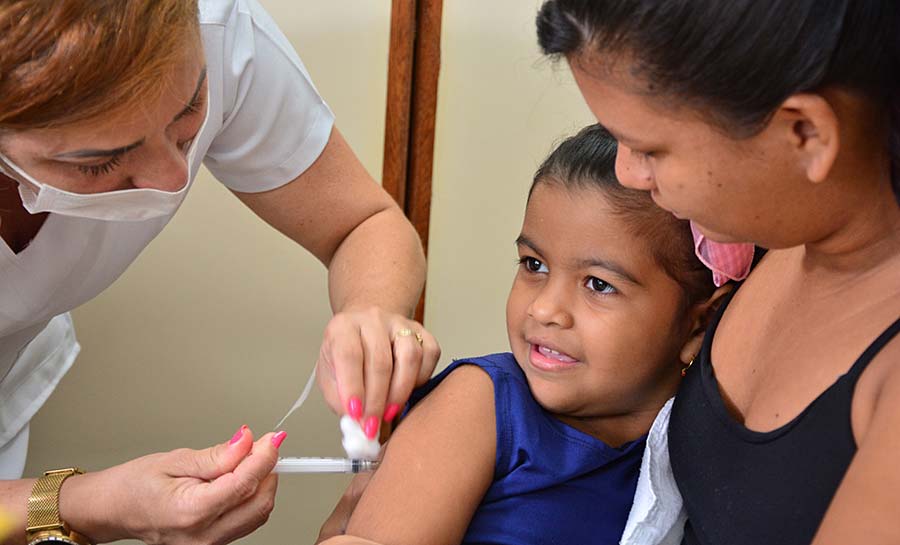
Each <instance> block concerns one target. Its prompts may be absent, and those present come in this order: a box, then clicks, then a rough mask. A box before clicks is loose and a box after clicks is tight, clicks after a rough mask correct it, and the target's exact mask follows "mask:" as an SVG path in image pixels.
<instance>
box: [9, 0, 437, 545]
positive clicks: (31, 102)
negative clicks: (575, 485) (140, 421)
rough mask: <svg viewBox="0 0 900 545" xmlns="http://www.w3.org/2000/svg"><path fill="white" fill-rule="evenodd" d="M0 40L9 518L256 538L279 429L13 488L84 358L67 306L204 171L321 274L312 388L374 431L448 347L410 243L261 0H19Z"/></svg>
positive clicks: (113, 270) (62, 529) (105, 276)
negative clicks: (422, 318)
mask: <svg viewBox="0 0 900 545" xmlns="http://www.w3.org/2000/svg"><path fill="white" fill-rule="evenodd" d="M0 28H2V32H0V172H2V175H0V236H2V240H0V479H4V480H2V481H0V510H4V511H7V512H11V513H12V514H13V515H16V516H18V517H19V519H20V520H21V521H23V524H27V525H28V526H29V527H30V528H31V529H32V531H31V532H28V533H27V536H26V531H24V526H23V531H22V532H20V533H19V534H17V535H15V536H13V542H16V543H18V542H24V541H25V540H26V539H27V540H39V539H40V537H41V536H39V534H38V533H37V532H36V529H37V527H38V526H41V525H43V526H45V528H44V529H45V530H47V531H49V532H50V533H51V534H53V535H54V536H56V537H59V536H62V537H64V538H67V539H70V540H73V541H76V542H94V543H96V542H104V541H111V540H115V539H123V538H134V539H139V540H142V541H145V542H148V543H160V542H165V543H197V542H216V543H225V542H228V541H231V540H234V539H237V538H239V537H241V536H243V535H246V534H248V533H250V532H251V531H253V530H254V529H255V528H256V527H258V526H259V525H260V524H261V523H262V522H264V520H265V518H266V517H267V516H268V513H269V511H270V510H271V508H272V503H273V500H274V494H275V486H276V481H275V479H274V477H273V476H269V472H270V471H271V469H272V467H273V465H274V463H275V458H276V456H277V449H278V447H279V446H280V444H281V442H282V441H283V440H284V434H283V433H278V434H266V435H264V436H262V437H260V438H258V439H257V440H256V441H254V437H253V434H252V432H251V431H250V430H248V429H246V428H241V429H239V430H238V431H237V432H236V433H235V434H234V436H233V437H232V438H231V439H230V440H229V439H228V438H227V437H225V438H223V439H224V441H223V443H222V444H220V445H217V446H214V447H212V448H209V449H207V450H204V451H191V450H179V451H174V452H169V453H164V454H155V455H152V456H147V457H144V458H140V459H137V460H132V461H129V462H126V463H124V464H122V465H120V466H116V467H113V468H110V469H107V470H104V471H98V472H95V473H89V474H84V475H80V474H78V473H77V472H76V471H73V470H64V471H61V472H58V473H52V474H50V475H48V476H46V477H43V478H42V479H41V480H40V481H38V483H37V486H36V482H35V480H34V479H28V480H23V479H21V478H20V477H21V473H22V469H23V467H24V463H25V453H26V447H27V441H28V424H29V421H30V419H31V418H32V416H33V415H34V414H35V412H36V411H37V410H38V409H39V408H40V407H41V405H42V404H43V402H44V401H45V400H46V399H47V397H48V396H49V395H50V394H51V393H52V391H53V389H54V387H55V386H56V384H57V382H58V381H59V380H60V378H61V377H62V376H63V375H64V374H65V372H66V371H67V370H68V369H69V367H70V366H71V365H72V363H73V361H74V360H75V358H76V356H77V354H78V350H79V347H78V343H77V342H76V339H75V336H74V330H73V327H72V321H71V318H70V316H69V314H68V311H69V310H71V309H73V308H75V307H77V306H78V305H80V304H81V303H84V302H85V301H88V300H90V299H91V298H92V297H94V296H96V295H97V294H99V293H100V292H101V291H103V290H104V289H105V288H106V287H107V286H109V285H110V284H111V283H112V282H113V281H115V279H116V278H118V276H119V275H120V274H122V272H123V271H124V270H125V269H126V268H127V267H128V265H129V264H130V263H131V262H132V261H133V260H134V259H135V258H136V257H137V256H138V254H139V253H140V252H141V250H143V248H144V247H145V246H146V245H147V244H148V243H149V242H150V241H151V240H152V239H153V238H154V237H155V236H156V235H157V234H158V233H159V232H160V231H161V230H162V229H163V228H164V227H165V225H166V224H167V223H168V222H169V220H170V219H171V217H172V215H173V214H174V213H175V212H176V211H177V210H178V208H179V206H180V205H181V203H182V201H183V199H184V197H185V195H186V193H187V192H188V190H189V189H190V187H191V183H192V181H193V179H194V176H195V175H196V173H197V170H198V169H199V167H200V164H201V162H203V163H204V164H206V166H207V167H208V168H209V170H210V171H211V172H212V173H213V174H214V175H215V176H216V178H218V179H219V180H220V181H221V182H222V183H224V184H225V185H226V186H227V187H228V188H229V189H230V190H231V191H233V192H234V193H235V195H236V196H237V197H238V198H239V199H240V200H241V201H242V202H243V203H244V204H246V205H247V206H248V207H249V208H250V209H252V210H253V211H254V212H255V213H256V214H258V215H259V216H260V217H261V218H262V219H264V220H265V221H266V222H268V223H270V224H271V225H273V226H274V227H276V228H277V229H278V230H280V231H281V232H282V233H284V234H285V235H287V236H289V237H290V238H292V239H293V240H295V241H296V242H297V243H298V244H299V245H301V246H303V247H304V248H306V249H307V250H309V251H310V252H311V253H313V254H314V255H315V256H316V257H317V258H319V259H320V260H321V261H322V262H323V263H324V264H326V265H327V266H328V267H329V290H330V296H331V302H332V306H333V308H334V310H335V313H336V314H335V316H334V318H333V319H332V320H331V322H330V323H329V325H328V326H327V328H326V333H325V339H324V341H323V344H322V349H321V355H320V358H319V361H318V363H317V367H318V369H319V371H320V372H319V380H320V386H321V387H322V389H323V391H324V393H325V397H326V399H327V400H328V402H329V404H330V405H331V406H332V407H333V408H334V409H335V410H336V411H338V412H346V413H349V414H351V415H353V416H354V417H356V418H357V419H359V420H360V421H361V422H362V423H363V427H364V429H365V431H366V432H367V433H368V434H369V435H370V436H374V435H375V434H376V433H377V431H378V427H379V423H380V421H381V420H382V419H384V420H390V419H391V418H392V417H393V416H394V415H396V412H397V410H398V408H399V407H400V405H401V404H402V403H403V402H404V401H405V400H406V397H407V396H408V394H409V392H410V391H411V389H412V387H413V385H414V384H415V383H416V382H417V381H419V380H420V379H422V380H424V379H425V378H427V377H428V376H429V375H430V373H431V371H432V369H433V368H434V365H435V362H436V361H437V358H438V356H439V348H438V346H437V343H436V342H435V340H434V338H433V337H432V336H431V335H430V334H428V333H427V332H426V331H424V330H423V328H422V326H421V325H420V324H418V323H416V322H414V321H412V320H410V319H409V318H408V316H410V315H411V313H412V310H413V308H414V306H415V303H416V301H417V299H418V297H419V294H420V292H421V289H422V285H423V281H424V256H423V253H422V249H421V244H420V242H419V240H418V237H417V236H416V233H415V231H414V230H413V228H412V226H411V225H410V224H409V223H408V222H407V221H406V219H405V218H404V216H403V214H402V212H401V211H400V210H399V208H398V207H397V206H396V205H395V204H394V203H393V201H392V200H391V198H390V197H389V196H388V195H387V194H386V193H385V192H384V191H383V190H382V189H381V188H380V187H379V186H378V185H377V184H376V183H374V182H373V180H372V179H371V178H370V177H369V175H368V174H367V173H366V171H365V170H364V168H363V167H362V166H361V164H360V163H359V161H358V160H357V159H356V157H355V156H354V154H353V152H352V151H351V150H350V148H349V147H348V145H347V143H346V142H345V141H344V139H343V138H342V136H341V134H340V132H339V131H338V130H337V128H335V127H334V125H333V120H334V117H333V115H332V113H331V111H330V110H329V108H328V106H327V105H326V103H325V102H324V100H323V99H322V98H321V97H320V96H319V95H318V93H317V92H316V89H315V87H314V86H313V84H312V82H311V81H310V78H309V75H308V74H307V73H306V70H305V68H304V66H303V64H302V63H301V61H300V59H299V58H298V57H297V55H296V54H295V53H294V51H293V49H292V48H291V46H290V44H289V43H288V41H287V40H286V38H285V37H284V36H283V35H282V33H281V32H280V31H279V30H278V28H277V27H276V26H275V24H274V23H273V21H272V20H271V19H270V18H269V16H268V15H267V14H266V13H265V12H264V11H263V10H262V9H261V8H260V6H259V5H258V4H257V3H256V2H255V1H254V0H199V2H198V0H129V1H127V2H96V1H94V0H60V1H57V2H39V1H37V0H18V1H9V2H4V3H3V4H2V7H0ZM360 276H364V277H365V282H364V283H360V282H359V281H358V280H359V277H360ZM363 384H365V388H364V387H363ZM73 409H74V408H73ZM75 410H77V409H75ZM251 453H252V454H253V455H252V456H249V454H251ZM47 469H48V470H50V469H56V468H47ZM29 499H30V501H29ZM57 502H58V507H59V509H58V512H57V511H56V510H55V509H54V507H55V506H56V505H57ZM26 505H28V507H27V513H26ZM48 506H49V507H48ZM26 514H27V519H28V522H27V523H25V522H24V521H25V520H26ZM48 528H49V530H48ZM44 537H46V536H44Z"/></svg>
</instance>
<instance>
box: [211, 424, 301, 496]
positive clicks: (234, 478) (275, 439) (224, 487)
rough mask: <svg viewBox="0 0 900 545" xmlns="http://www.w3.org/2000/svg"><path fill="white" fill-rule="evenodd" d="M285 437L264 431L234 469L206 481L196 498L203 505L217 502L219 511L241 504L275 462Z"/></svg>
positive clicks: (252, 493)
mask: <svg viewBox="0 0 900 545" xmlns="http://www.w3.org/2000/svg"><path fill="white" fill-rule="evenodd" d="M286 436H287V434H286V433H284V432H278V433H267V434H265V435H263V436H262V437H260V438H259V440H258V441H256V442H255V443H253V448H252V449H251V451H250V453H249V454H248V455H247V457H246V458H244V459H243V460H241V463H240V464H238V466H237V467H236V468H234V471H232V472H230V473H226V474H225V475H222V476H221V477H219V478H217V479H215V480H213V481H212V482H210V483H207V484H206V486H205V487H203V489H202V491H201V493H200V496H199V500H200V502H201V503H205V504H207V505H215V504H218V505H219V506H220V509H221V511H220V512H223V513H224V512H227V511H229V510H231V509H234V508H235V507H237V506H238V505H240V504H242V503H244V502H245V501H247V500H248V499H250V498H251V497H253V496H254V494H256V493H257V489H258V488H259V486H260V483H262V481H263V480H265V479H266V478H267V477H268V476H269V474H270V473H272V470H273V469H275V462H277V461H278V447H279V446H281V442H282V441H284V438H285V437H286Z"/></svg>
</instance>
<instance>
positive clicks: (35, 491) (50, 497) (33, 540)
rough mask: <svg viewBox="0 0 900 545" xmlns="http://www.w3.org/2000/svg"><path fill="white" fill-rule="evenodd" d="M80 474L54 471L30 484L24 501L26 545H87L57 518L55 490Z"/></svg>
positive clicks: (46, 473) (75, 471) (70, 471)
mask: <svg viewBox="0 0 900 545" xmlns="http://www.w3.org/2000/svg"><path fill="white" fill-rule="evenodd" d="M82 473H84V472H83V471H81V470H80V469H78V468H77V467H69V468H66V469H54V470H51V471H46V472H44V476H43V477H41V478H40V479H38V480H37V481H36V482H35V483H34V487H32V489H31V496H30V497H29V498H28V522H27V523H26V525H25V537H26V539H27V540H28V545H37V544H38V543H51V544H56V543H59V544H70V545H91V542H90V541H89V540H88V539H87V538H86V537H84V536H83V535H81V534H79V533H78V532H75V531H74V530H72V529H71V528H69V525H68V524H66V523H65V522H63V521H62V520H60V518H59V489H60V488H62V484H63V481H65V480H66V479H68V478H69V477H71V476H72V475H81V474H82Z"/></svg>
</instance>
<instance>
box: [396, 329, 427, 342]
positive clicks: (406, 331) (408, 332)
mask: <svg viewBox="0 0 900 545" xmlns="http://www.w3.org/2000/svg"><path fill="white" fill-rule="evenodd" d="M412 335H415V337H416V342H417V343H419V346H422V345H423V344H424V343H425V340H424V339H422V335H421V334H420V333H419V332H418V331H413V330H412V329H409V328H408V327H404V328H403V329H400V330H398V331H397V334H396V335H395V336H394V339H395V340H396V339H398V338H400V337H409V336H412Z"/></svg>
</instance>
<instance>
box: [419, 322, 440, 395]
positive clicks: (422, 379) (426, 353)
mask: <svg viewBox="0 0 900 545" xmlns="http://www.w3.org/2000/svg"><path fill="white" fill-rule="evenodd" d="M421 335H422V365H421V366H419V370H418V375H417V376H416V386H421V385H423V384H425V383H426V382H428V379H430V378H431V375H432V374H433V373H434V368H435V367H436V366H437V362H438V360H440V359H441V345H440V344H438V342H437V339H435V338H434V335H432V334H431V333H429V332H428V330H426V329H423V330H422V331H421Z"/></svg>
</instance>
